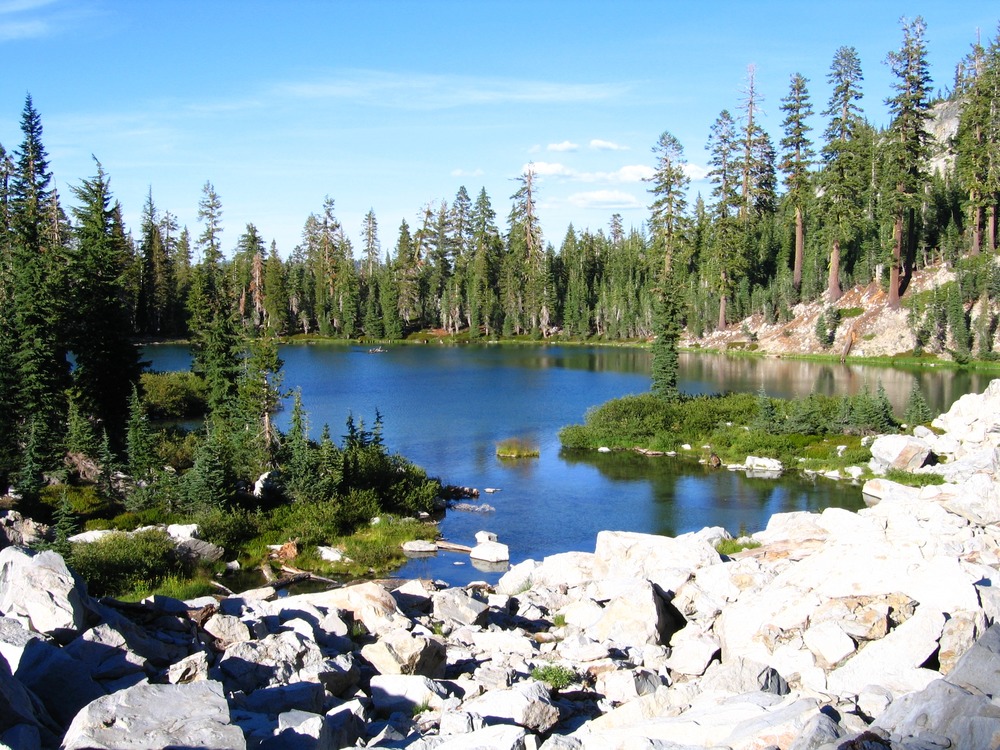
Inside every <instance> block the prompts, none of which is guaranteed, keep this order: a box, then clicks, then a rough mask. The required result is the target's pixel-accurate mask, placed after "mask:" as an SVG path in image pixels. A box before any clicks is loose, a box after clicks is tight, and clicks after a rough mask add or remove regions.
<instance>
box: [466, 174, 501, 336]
mask: <svg viewBox="0 0 1000 750" xmlns="http://www.w3.org/2000/svg"><path fill="white" fill-rule="evenodd" d="M470 219H471V222H472V246H471V252H472V264H471V265H472V267H471V270H470V272H469V277H468V281H467V284H468V291H467V293H466V294H467V297H468V299H469V328H470V332H471V334H472V336H474V337H478V336H479V335H480V333H481V332H482V333H484V334H485V335H486V336H491V335H495V334H496V332H497V331H498V329H499V328H500V326H501V325H502V311H501V308H500V297H499V294H498V292H497V290H498V287H499V283H500V267H501V263H502V258H503V240H502V239H501V238H500V232H499V230H498V229H497V226H496V213H495V212H494V211H493V206H492V205H491V203H490V199H489V196H488V195H487V194H486V189H485V188H483V189H481V190H480V191H479V195H478V196H477V197H476V203H475V205H474V206H473V208H472V213H471V217H470Z"/></svg>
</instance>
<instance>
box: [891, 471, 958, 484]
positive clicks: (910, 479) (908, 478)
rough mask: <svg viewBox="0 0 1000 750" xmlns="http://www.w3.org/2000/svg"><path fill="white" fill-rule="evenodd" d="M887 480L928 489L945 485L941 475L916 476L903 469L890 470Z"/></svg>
mask: <svg viewBox="0 0 1000 750" xmlns="http://www.w3.org/2000/svg"><path fill="white" fill-rule="evenodd" d="M885 478H886V479H888V480H889V481H890V482H896V483H897V484H905V485H907V486H908V487H927V486H929V485H934V484H944V477H943V476H941V475H940V474H914V473H913V472H910V471H903V470H902V469H889V470H888V471H887V472H886V473H885Z"/></svg>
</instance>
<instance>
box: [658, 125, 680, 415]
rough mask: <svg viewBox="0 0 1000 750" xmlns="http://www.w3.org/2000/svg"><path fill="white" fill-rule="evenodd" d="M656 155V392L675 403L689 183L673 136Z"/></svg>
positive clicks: (665, 138) (666, 138) (666, 135)
mask: <svg viewBox="0 0 1000 750" xmlns="http://www.w3.org/2000/svg"><path fill="white" fill-rule="evenodd" d="M653 153H654V154H655V155H656V167H655V168H654V172H653V177H652V179H651V180H650V181H651V183H652V186H651V187H650V189H649V190H650V192H651V193H652V194H653V196H654V200H653V204H652V205H651V206H650V211H651V214H652V216H651V219H650V225H651V227H652V230H653V233H654V237H655V240H656V242H657V244H658V245H659V249H660V251H661V252H662V253H663V270H662V272H661V275H660V284H659V290H658V295H657V306H656V313H657V314H656V318H655V321H654V325H655V328H656V339H655V340H654V342H653V392H654V393H656V394H657V395H658V396H660V397H661V398H665V399H676V398H677V396H678V395H679V394H678V390H677V373H678V368H679V365H678V356H677V344H678V342H679V341H680V336H681V332H682V330H683V309H682V305H683V302H682V296H681V287H682V283H681V280H680V279H679V276H680V270H679V268H678V264H677V263H676V262H675V260H674V259H675V256H676V247H677V244H678V242H679V241H680V239H681V232H682V231H683V228H684V226H685V221H686V217H685V216H684V211H685V208H686V206H687V198H686V192H687V186H688V183H689V182H690V180H689V178H688V176H687V175H686V174H685V172H684V166H685V164H686V160H685V159H684V150H683V148H682V147H681V145H680V142H679V141H678V140H677V139H676V138H674V136H673V135H671V134H670V133H667V132H664V133H663V134H662V135H661V136H660V138H659V141H657V144H656V146H654V147H653Z"/></svg>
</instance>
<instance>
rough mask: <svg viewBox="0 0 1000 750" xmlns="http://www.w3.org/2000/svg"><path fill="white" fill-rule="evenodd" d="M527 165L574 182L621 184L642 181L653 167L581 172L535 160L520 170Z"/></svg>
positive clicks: (536, 170)
mask: <svg viewBox="0 0 1000 750" xmlns="http://www.w3.org/2000/svg"><path fill="white" fill-rule="evenodd" d="M529 167H530V168H532V169H533V170H534V172H535V174H536V175H539V176H549V177H565V178H566V179H569V180H573V181H574V182H596V183H615V184H622V183H634V182H642V181H643V180H648V179H649V178H650V177H652V176H653V168H652V167H650V166H648V165H646V164H628V165H626V166H624V167H619V168H618V169H616V170H614V171H613V172H582V171H580V170H578V169H573V168H572V167H567V166H566V165H565V164H560V163H559V162H547V161H536V162H532V163H531V164H525V165H524V166H523V167H522V168H521V171H522V172H523V171H526V170H527V169H528V168H529Z"/></svg>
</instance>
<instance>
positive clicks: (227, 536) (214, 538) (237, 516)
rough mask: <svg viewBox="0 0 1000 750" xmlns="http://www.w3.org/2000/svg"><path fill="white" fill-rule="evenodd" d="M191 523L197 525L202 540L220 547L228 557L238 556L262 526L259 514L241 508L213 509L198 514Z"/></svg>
mask: <svg viewBox="0 0 1000 750" xmlns="http://www.w3.org/2000/svg"><path fill="white" fill-rule="evenodd" d="M191 522H192V523H196V524H198V535H199V536H200V537H201V538H202V539H204V540H205V541H206V542H211V543H212V544H215V545H218V546H219V547H222V548H223V549H224V550H226V554H227V555H229V556H238V555H240V554H241V553H242V551H243V548H244V546H245V545H246V544H247V542H249V541H250V540H251V539H253V538H254V537H255V536H256V535H257V534H258V533H259V531H260V528H261V527H262V526H263V520H262V517H261V514H260V513H251V512H250V511H247V510H244V509H243V508H227V509H224V510H223V509H219V508H213V509H211V510H206V511H203V512H201V513H198V514H197V515H195V516H194V517H193V518H192V519H191Z"/></svg>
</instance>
